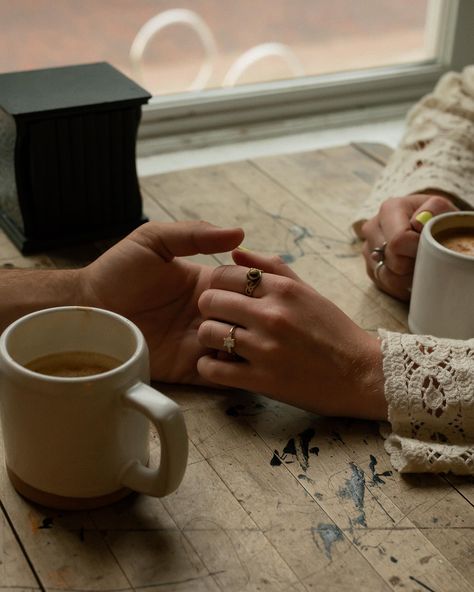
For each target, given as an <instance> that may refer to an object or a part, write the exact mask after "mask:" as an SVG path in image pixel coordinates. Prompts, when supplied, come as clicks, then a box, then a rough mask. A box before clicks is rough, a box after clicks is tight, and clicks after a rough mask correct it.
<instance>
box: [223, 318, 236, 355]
mask: <svg viewBox="0 0 474 592" xmlns="http://www.w3.org/2000/svg"><path fill="white" fill-rule="evenodd" d="M236 329H237V325H232V327H231V328H230V329H229V333H228V334H227V335H226V336H225V337H224V349H225V350H226V352H227V353H228V354H233V353H234V348H235V337H234V336H235V330H236Z"/></svg>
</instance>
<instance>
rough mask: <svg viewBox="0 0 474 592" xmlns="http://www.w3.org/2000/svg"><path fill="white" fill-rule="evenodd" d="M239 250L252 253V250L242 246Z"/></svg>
mask: <svg viewBox="0 0 474 592" xmlns="http://www.w3.org/2000/svg"><path fill="white" fill-rule="evenodd" d="M237 250H238V251H250V249H247V247H243V246H242V245H239V246H238V247H237Z"/></svg>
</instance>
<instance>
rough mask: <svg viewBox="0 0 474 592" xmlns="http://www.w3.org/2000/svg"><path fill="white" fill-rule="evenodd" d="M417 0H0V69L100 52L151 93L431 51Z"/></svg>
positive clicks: (396, 60) (404, 58)
mask: <svg viewBox="0 0 474 592" xmlns="http://www.w3.org/2000/svg"><path fill="white" fill-rule="evenodd" d="M427 5H428V0H357V1H355V0H180V1H179V2H176V1H175V0H14V1H12V0H0V71H2V72H8V71H14V70H27V69H33V68H42V67H48V66H60V65H66V64H77V63H85V62H95V61H102V60H105V61H108V62H110V63H111V64H113V65H114V66H116V67H117V68H118V69H120V70H121V71H122V72H124V73H125V74H127V75H129V76H131V77H132V78H134V79H135V80H137V81H138V82H140V83H141V84H142V85H143V86H145V88H147V89H148V90H149V91H150V92H152V93H153V94H166V93H171V92H181V91H186V90H188V89H190V88H194V89H205V88H218V87H221V86H223V85H224V86H234V85H240V84H247V83H254V82H264V81H269V80H280V79H289V78H293V77H295V76H304V75H317V74H323V73H331V72H340V71H345V70H352V69H359V68H369V67H374V66H384V65H389V64H390V65H391V64H401V63H409V62H416V61H420V60H424V59H428V58H430V57H432V56H430V55H429V53H428V51H427V49H426V47H427V46H426V43H425V23H426V15H427ZM140 30H141V34H140V35H139V36H138V37H137V34H138V32H139V31H140ZM134 40H135V44H134V50H133V56H134V61H133V60H132V61H131V58H130V49H131V47H132V44H133V43H134ZM133 56H132V57H133Z"/></svg>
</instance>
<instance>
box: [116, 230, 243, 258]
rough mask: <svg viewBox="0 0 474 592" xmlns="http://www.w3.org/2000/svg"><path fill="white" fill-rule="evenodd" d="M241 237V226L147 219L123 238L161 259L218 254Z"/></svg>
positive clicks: (231, 246)
mask: <svg viewBox="0 0 474 592" xmlns="http://www.w3.org/2000/svg"><path fill="white" fill-rule="evenodd" d="M243 238H244V231H243V230H242V229H241V228H219V227H217V226H214V225H213V224H209V223H208V222H203V221H194V220H193V221H188V222H172V223H163V222H148V223H147V224H143V225H142V226H140V227H139V228H137V229H136V230H135V231H134V232H132V233H131V234H130V235H129V236H128V237H127V239H129V240H133V241H135V242H136V243H138V244H140V245H141V246H143V247H146V248H148V249H151V250H152V251H154V252H155V253H156V254H157V255H159V256H160V257H161V258H162V259H164V260H165V261H171V260H172V259H173V258H174V257H179V256H184V255H197V254H198V253H206V254H209V253H222V252H225V251H230V250H232V249H234V248H235V247H237V246H238V245H239V244H240V243H241V242H242V240H243Z"/></svg>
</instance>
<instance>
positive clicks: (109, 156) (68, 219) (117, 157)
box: [0, 63, 150, 253]
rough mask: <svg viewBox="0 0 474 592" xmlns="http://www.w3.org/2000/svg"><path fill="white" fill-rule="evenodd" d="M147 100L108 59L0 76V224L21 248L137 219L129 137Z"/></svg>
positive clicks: (107, 231)
mask: <svg viewBox="0 0 474 592" xmlns="http://www.w3.org/2000/svg"><path fill="white" fill-rule="evenodd" d="M149 98H150V95H149V94H148V93H147V92H146V91H145V90H144V89H143V88H141V87H140V86H138V85H137V84H135V83H134V82H133V81H132V80H130V79H129V78H127V77H126V76H124V75H123V74H121V73H120V72H118V71H117V70H116V69H115V68H113V67H112V66H110V65H109V64H107V63H96V64H84V65H79V66H68V67H62V68H49V69H45V70H32V71H28V72H13V73H7V74H0V225H1V226H2V227H3V228H4V230H5V232H6V233H7V234H8V236H9V237H10V238H11V240H12V241H13V242H14V243H15V244H16V245H17V246H18V247H19V249H20V250H21V251H22V252H23V253H31V252H34V251H37V250H44V249H48V248H52V247H57V246H62V245H65V244H71V243H76V242H82V241H85V240H93V239H102V238H109V237H114V236H120V235H123V234H125V233H127V232H129V231H130V230H132V229H133V228H135V227H136V226H138V225H139V224H141V223H142V222H144V221H145V218H143V214H142V200H141V195H140V190H139V186H138V179H137V172H136V165H135V144H136V135H137V128H138V124H139V121H140V117H141V105H142V104H144V103H146V102H147V101H148V100H149Z"/></svg>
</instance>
